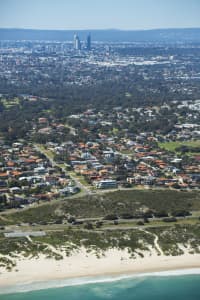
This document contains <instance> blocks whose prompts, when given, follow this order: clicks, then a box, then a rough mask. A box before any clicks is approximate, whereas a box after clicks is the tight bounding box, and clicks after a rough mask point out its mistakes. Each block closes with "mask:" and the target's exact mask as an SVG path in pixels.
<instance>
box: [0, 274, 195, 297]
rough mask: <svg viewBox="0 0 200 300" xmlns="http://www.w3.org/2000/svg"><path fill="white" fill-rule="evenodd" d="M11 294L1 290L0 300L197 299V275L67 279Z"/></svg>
mask: <svg viewBox="0 0 200 300" xmlns="http://www.w3.org/2000/svg"><path fill="white" fill-rule="evenodd" d="M45 285H46V286H45ZM51 285H53V286H54V288H50V286H51ZM55 286H57V287H55ZM40 288H42V289H40ZM44 288H45V289H44ZM31 289H33V290H31ZM37 289H40V290H37ZM14 290H15V292H13V291H14ZM13 291H12V289H11V290H10V293H9V290H8V289H7V290H5V291H3V290H2V289H1V291H0V293H1V294H0V300H68V299H69V300H106V299H109V300H157V299H159V300H173V299H174V300H200V274H191V273H190V272H188V273H187V274H182V273H181V272H178V273H175V272H168V273H167V272H161V273H159V274H158V273H156V274H146V275H145V274H144V275H140V276H134V277H131V276H121V277H118V278H116V277H97V278H84V279H81V278H80V279H72V280H69V279H68V280H66V281H57V282H53V283H52V282H49V283H43V284H42V283H40V284H39V283H37V284H29V285H26V286H17V287H13ZM2 292H6V294H2Z"/></svg>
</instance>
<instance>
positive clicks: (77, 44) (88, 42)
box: [74, 34, 91, 51]
mask: <svg viewBox="0 0 200 300" xmlns="http://www.w3.org/2000/svg"><path fill="white" fill-rule="evenodd" d="M81 48H82V45H81V41H80V38H79V36H78V35H77V34H75V35H74V49H75V50H81ZM85 49H86V50H87V51H90V50H91V35H90V34H88V36H87V38H86V43H85Z"/></svg>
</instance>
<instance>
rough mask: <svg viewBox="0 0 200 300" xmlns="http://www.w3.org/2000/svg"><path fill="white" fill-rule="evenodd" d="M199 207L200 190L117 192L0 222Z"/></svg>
mask: <svg viewBox="0 0 200 300" xmlns="http://www.w3.org/2000/svg"><path fill="white" fill-rule="evenodd" d="M198 210H200V193H199V192H198V191H193V192H184V191H174V190H167V191H161V190H151V191H139V190H129V191H115V192H110V193H105V194H102V195H91V196H85V197H80V198H66V199H65V200H64V201H59V202H58V203H55V202H54V203H53V204H52V203H48V204H45V205H42V206H38V207H35V208H30V209H27V210H24V211H19V212H16V213H13V214H7V215H6V219H5V218H4V219H0V224H1V225H6V224H7V225H8V224H17V223H38V224H40V223H41V224H42V222H47V223H51V222H57V223H58V222H62V220H66V219H67V218H68V217H69V215H71V216H74V217H75V218H101V217H102V218H104V217H105V216H107V215H110V214H115V215H117V216H119V217H120V216H123V214H130V215H133V216H135V215H138V214H141V213H142V212H147V211H153V212H155V213H158V214H159V213H162V214H163V212H165V213H167V214H169V215H173V214H175V213H177V212H181V211H186V212H189V211H198Z"/></svg>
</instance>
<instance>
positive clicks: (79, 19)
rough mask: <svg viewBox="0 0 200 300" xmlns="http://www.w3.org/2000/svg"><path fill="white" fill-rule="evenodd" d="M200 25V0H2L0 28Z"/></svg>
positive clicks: (125, 27)
mask: <svg viewBox="0 0 200 300" xmlns="http://www.w3.org/2000/svg"><path fill="white" fill-rule="evenodd" d="M189 27H200V0H0V28H31V29H64V30H67V29H111V28H112V29H128V30H138V29H154V28H189Z"/></svg>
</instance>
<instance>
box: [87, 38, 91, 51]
mask: <svg viewBox="0 0 200 300" xmlns="http://www.w3.org/2000/svg"><path fill="white" fill-rule="evenodd" d="M86 49H87V50H88V51H90V50H91V35H90V34H88V36H87V39H86Z"/></svg>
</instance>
